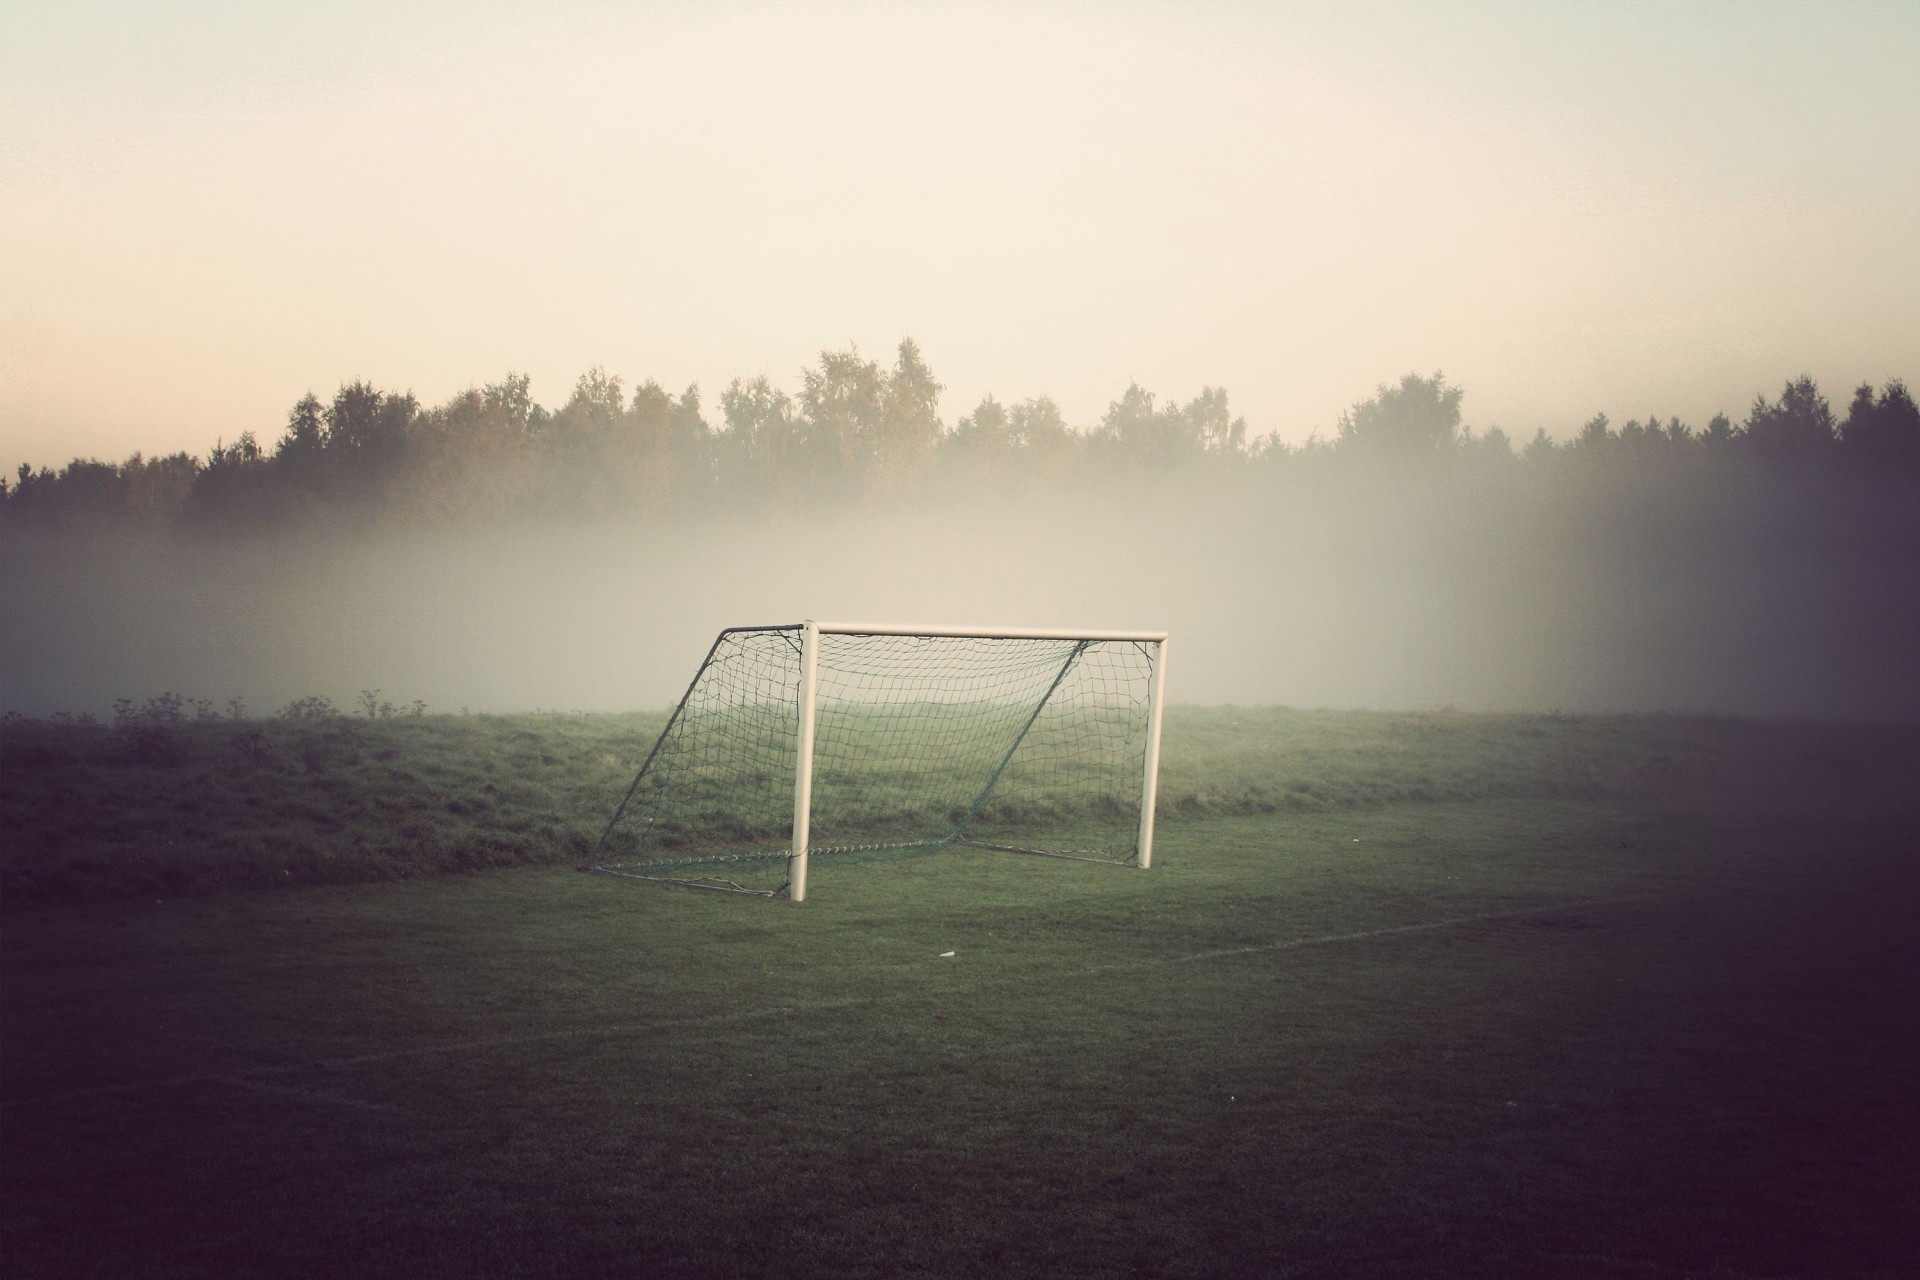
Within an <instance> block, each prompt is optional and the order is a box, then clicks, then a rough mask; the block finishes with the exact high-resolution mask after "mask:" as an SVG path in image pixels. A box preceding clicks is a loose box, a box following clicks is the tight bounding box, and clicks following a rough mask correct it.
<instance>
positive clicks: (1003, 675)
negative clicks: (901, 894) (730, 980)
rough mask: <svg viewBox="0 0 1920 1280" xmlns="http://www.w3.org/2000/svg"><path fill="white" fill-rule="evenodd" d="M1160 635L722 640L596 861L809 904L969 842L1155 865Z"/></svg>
mask: <svg viewBox="0 0 1920 1280" xmlns="http://www.w3.org/2000/svg"><path fill="white" fill-rule="evenodd" d="M1166 671H1167V636H1166V633H1165V632H1159V631H1042V630H1019V629H1012V628H970V627H917V626H894V625H875V624H862V623H840V622H804V623H798V624H794V625H789V626H773V627H730V628H728V629H727V630H725V631H722V632H721V633H720V635H719V638H718V639H716V640H715V641H714V642H713V647H712V648H711V649H710V650H708V652H707V657H706V660H705V661H704V662H702V663H701V664H700V669H699V671H698V672H696V673H695V675H694V677H693V682H692V683H691V684H689V685H688V686H687V692H686V694H685V695H684V696H683V697H682V698H681V699H680V704H679V706H678V707H676V708H675V709H674V712H673V714H672V716H670V717H669V718H668V720H667V725H666V728H665V729H664V730H663V731H662V732H661V734H660V737H659V738H658V739H657V740H656V741H655V742H654V744H653V749H652V750H651V751H650V752H648V753H647V756H646V759H645V760H644V761H643V762H642V763H641V765H640V769H639V772H638V773H636V774H635V775H634V778H633V783H632V785H630V786H629V787H628V788H627V792H626V795H625V796H624V797H623V798H622V799H621V801H620V803H619V805H618V806H617V807H616V808H615V810H614V812H613V816H612V818H610V819H609V820H608V822H607V825H606V829H605V830H603V831H602V832H601V834H600V838H599V840H598V841H597V842H596V844H595V845H594V849H593V853H592V855H591V856H590V858H589V860H588V862H587V864H586V865H585V867H584V868H583V869H584V870H589V871H602V872H609V873H612V874H616V875H625V876H635V877H639V878H642V879H648V880H663V881H669V882H672V883H676V884H684V885H691V886H694V887H698V888H708V889H724V890H732V891H737V892H741V893H758V894H763V895H765V896H768V897H786V898H790V899H792V900H793V901H795V902H799V901H802V900H803V899H805V897H806V896H807V871H808V867H809V863H810V861H813V860H826V861H828V862H835V863H837V862H855V861H864V860H869V859H877V858H885V857H896V856H904V855H908V854H913V853H924V852H930V851H933V850H937V849H943V848H949V847H952V846H955V845H965V846H971V847H974V848H980V849H996V850H1003V851H1006V852H1010V853H1031V854H1043V855H1048V856H1053V857H1061V858H1083V859H1088V860H1091V861H1097V862H1112V863H1120V864H1123V865H1128V866H1134V867H1141V868H1144V867H1147V866H1150V865H1151V864H1152V861H1153V809H1154V785H1155V781H1156V777H1157V775H1158V773H1159V765H1160V712H1161V706H1162V703H1163V701H1164V696H1165V689H1166Z"/></svg>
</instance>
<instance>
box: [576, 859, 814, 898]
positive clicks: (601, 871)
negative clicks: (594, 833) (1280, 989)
mask: <svg viewBox="0 0 1920 1280" xmlns="http://www.w3.org/2000/svg"><path fill="white" fill-rule="evenodd" d="M580 870H582V871H585V872H589V873H590V874H593V875H597V876H619V877H620V878H621V879H623V880H651V881H653V883H655V884H670V885H673V886H675V887H677V888H681V889H705V890H706V891H707V892H709V893H743V894H745V895H746V896H747V897H749V898H780V897H785V896H786V892H787V886H786V885H784V884H783V885H781V886H780V887H779V888H778V889H749V888H747V887H746V886H745V885H743V884H735V883H734V882H733V881H731V880H690V879H687V878H686V877H684V876H649V875H643V874H641V873H640V872H638V871H621V870H619V869H618V868H616V867H596V866H592V865H590V864H584V863H583V864H582V865H581V867H580Z"/></svg>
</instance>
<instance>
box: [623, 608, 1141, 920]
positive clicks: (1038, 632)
mask: <svg viewBox="0 0 1920 1280" xmlns="http://www.w3.org/2000/svg"><path fill="white" fill-rule="evenodd" d="M750 631H798V632H799V633H800V673H799V708H798V713H799V717H798V735H797V741H796V744H795V745H796V748H797V750H796V757H797V758H796V760H795V763H794V780H793V783H794V785H793V826H792V843H791V846H790V848H789V852H788V855H787V884H786V897H787V900H788V901H790V902H804V901H806V897H807V862H808V845H809V843H810V836H811V827H812V814H813V765H814V759H813V757H814V746H815V726H816V721H817V712H818V704H819V693H820V637H822V636H830V635H839V636H927V637H933V638H941V639H966V640H1070V641H1082V642H1086V643H1101V642H1111V643H1133V644H1151V645H1153V646H1154V647H1155V652H1154V661H1153V672H1152V675H1151V677H1150V679H1149V685H1148V694H1147V735H1146V743H1145V751H1144V759H1143V763H1142V769H1141V780H1140V821H1139V827H1138V830H1137V833H1136V835H1135V842H1134V847H1135V856H1134V862H1133V865H1134V866H1135V867H1137V868H1139V869H1140V870H1143V871H1144V870H1147V869H1148V868H1150V867H1151V866H1152V865H1153V825H1154V808H1155V800H1156V796H1157V792H1158V788H1159V777H1160V723H1161V712H1162V710H1163V709H1164V706H1165V702H1166V683H1167V648H1168V633H1167V632H1165V631H1100V630H1088V629H1075V628H1044V627H968V626H945V625H928V624H921V623H902V622H816V621H814V620H813V619H811V618H809V619H807V620H806V621H805V622H801V623H782V624H774V625H767V626H753V627H727V628H724V629H723V630H722V631H721V632H720V634H719V636H718V637H716V638H715V640H714V642H713V647H712V648H711V649H709V650H708V653H707V659H708V661H711V659H712V657H713V654H714V653H715V652H716V651H717V650H718V649H719V647H720V645H721V643H722V642H723V641H724V640H725V639H726V638H727V636H729V635H732V634H736V633H740V632H750ZM1077 652H1078V650H1076V653H1077ZM1069 661H1071V660H1069ZM705 670H706V663H705V662H703V663H702V664H701V667H700V671H699V672H696V673H695V675H694V681H693V684H690V685H688V687H687V692H686V694H684V695H682V697H681V699H680V703H679V705H678V706H676V707H675V708H674V712H673V714H672V715H671V716H669V717H668V718H667V724H666V726H665V728H663V729H662V730H661V732H660V737H659V739H658V740H657V741H655V743H654V745H653V750H652V751H649V752H648V753H647V759H646V762H645V763H643V764H642V765H641V766H640V772H639V773H638V774H636V775H635V776H634V779H633V783H632V785H631V786H629V787H628V789H627V794H626V796H625V797H624V798H623V799H622V800H621V802H620V805H619V807H618V808H616V809H615V811H614V815H613V817H612V818H611V819H610V820H609V821H608V823H607V827H606V830H605V831H603V832H602V833H601V836H600V840H599V841H598V842H597V843H596V845H595V849H594V852H595V853H596V854H598V852H599V850H600V848H601V847H602V846H604V845H605V843H606V841H607V837H608V835H610V834H611V833H612V831H613V828H614V826H615V824H617V823H618V822H619V821H620V818H621V815H622V814H624V813H625V811H626V808H627V805H628V803H629V802H630V801H631V800H632V799H633V796H634V793H635V791H636V790H637V789H638V788H639V785H640V780H641V778H643V777H644V776H645V775H646V772H647V769H648V767H649V766H650V765H651V764H652V762H653V758H654V756H655V755H656V754H657V753H658V752H659V751H660V748H661V746H662V744H664V743H665V742H666V740H667V736H668V735H669V734H670V733H672V732H673V727H674V723H675V722H676V721H677V720H678V719H679V718H680V715H681V712H682V711H683V710H684V709H685V707H686V704H687V699H688V698H689V697H691V696H692V694H693V690H694V686H695V685H697V684H698V683H699V680H700V673H701V672H704V671H705ZM1061 674H1062V675H1063V676H1064V675H1065V669H1064V668H1063V670H1062V672H1061ZM1057 687H1058V680H1056V681H1055V684H1054V686H1053V687H1051V688H1049V689H1048V690H1047V692H1046V694H1045V695H1044V696H1043V697H1042V698H1041V700H1040V702H1039V703H1038V704H1036V705H1035V707H1034V710H1033V714H1032V715H1031V716H1030V717H1029V718H1028V720H1027V724H1026V726H1025V727H1024V728H1022V730H1021V733H1020V736H1019V737H1018V738H1016V739H1015V740H1014V743H1013V745H1012V746H1011V747H1010V748H1009V749H1008V752H1007V756H1006V758H1005V759H1003V760H1002V762H1001V765H1002V767H1004V766H1005V764H1006V761H1007V760H1010V759H1012V757H1013V752H1014V751H1016V750H1017V749H1018V748H1019V745H1020V743H1021V742H1022V741H1024V739H1025V737H1026V731H1027V729H1029V728H1031V727H1032V725H1033V722H1034V721H1035V720H1037V719H1038V718H1039V716H1040V713H1041V711H1042V710H1044V709H1045V707H1046V705H1047V703H1048V701H1049V700H1050V699H1051V698H1052V696H1053V693H1054V689H1055V688H1057ZM998 777H999V773H998V771H997V770H996V772H995V774H994V777H993V779H990V780H989V782H988V784H987V788H988V790H989V791H991V789H992V787H993V786H994V783H995V782H996V781H997V780H998ZM982 794H983V795H984V794H985V793H984V792H983V793H982ZM982 847H990V848H1007V851H1009V852H1019V853H1039V854H1040V856H1046V857H1073V856H1075V855H1072V854H1062V853H1053V854H1048V853H1042V852H1041V851H1038V850H1024V849H1011V848H1008V847H1006V846H982ZM641 878H645V879H652V878H654V877H641ZM661 878H662V879H667V878H665V877H661ZM669 882H671V883H687V882H685V881H678V880H669ZM697 887H720V886H697Z"/></svg>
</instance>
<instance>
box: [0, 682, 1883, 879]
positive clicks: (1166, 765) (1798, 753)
mask: <svg viewBox="0 0 1920 1280" xmlns="http://www.w3.org/2000/svg"><path fill="white" fill-rule="evenodd" d="M663 723H664V717H663V716H660V715H630V716H610V715H604V716H603V715H593V716H582V715H520V716H470V717H469V716H437V717H424V718H417V719H416V718H400V719H391V720H377V721H367V720H347V719H340V718H334V719H329V720H319V721H304V720H296V721H286V720H276V721H264V722H237V723H236V722H212V723H189V724H185V725H180V726H175V727H161V728H159V729H155V730H152V731H151V732H150V733H147V734H145V735H144V736H143V735H142V734H141V733H130V732H127V731H122V730H112V729H107V728H101V727H85V726H76V725H71V724H55V723H47V722H36V721H20V720H18V719H8V720H5V721H0V906H4V907H7V908H20V907H32V906H36V905H40V904H45V903H51V902H73V901H80V900H86V899H103V898H112V897H136V896H137V897H146V898H154V897H162V898H170V897H177V896H179V895H182V894H190V893H203V892H208V891H212V890H218V889H223V888H234V887H256V888H257V887H272V886H304V885H312V884H317V883H326V884H346V883H361V882H367V881H382V880H407V879H418V878H421V877H424V876H430V875H434V874H439V873H443V872H458V871H473V870H482V869H487V868H495V867H506V866H515V865H549V866H553V865H575V864H578V863H579V862H581V861H582V860H583V859H584V858H585V856H586V855H587V853H588V851H589V850H590V849H591V848H592V847H593V842H594V840H595V838H596V837H598V835H599V834H600V830H601V827H602V825H603V824H604V822H605V821H606V819H607V817H608V816H609V815H610V814H611V813H612V811H613V808H614V806H615V804H616V803H617V802H618V800H619V798H620V796H621V795H622V794H623V793H624V792H625V790H626V787H627V784H628V782H629V781H630V780H631V778H632V776H633V773H634V771H635V770H636V769H637V768H638V767H639V764H640V761H641V760H642V759H644V758H645V756H646V753H647V750H648V749H649V748H650V747H651V746H652V744H653V741H654V738H655V737H656V735H657V734H658V733H659V731H660V727H661V725H662V724H663ZM1916 776H1920V731H1916V730H1914V729H1911V728H1895V727H1880V728H1874V727H1857V726H1856V727H1838V726H1830V725H1817V724H1757V723H1752V722H1744V721H1738V720H1731V719H1713V718H1700V717H1672V716H1667V717H1662V716H1638V717H1632V716H1557V715H1548V716H1482V715H1459V714H1453V713H1444V712H1443V713H1432V714H1389V713H1352V712H1313V711H1294V710H1287V709H1260V710H1246V709H1240V708H1230V707H1228V708H1202V707H1174V708H1172V709H1171V710H1170V711H1169V712H1168V716H1167V728H1166V743H1165V752H1164V756H1163V763H1162V774H1161V804H1160V811H1161V814H1162V816H1163V817H1164V818H1166V819H1167V820H1169V821H1172V822H1181V821H1186V820H1191V819H1193V818H1199V817H1208V816H1227V815H1259V814H1273V815H1285V814H1312V813H1329V812H1341V811H1361V810H1366V809H1372V808H1378V807H1380V806H1383V805H1397V804H1413V805H1420V804H1430V803H1441V802H1458V801H1466V800H1490V799H1584V800H1603V801H1615V802H1622V803H1631V804H1657V805H1662V806H1686V805H1689V804H1694V803H1696V802H1697V803H1702V804H1708V805H1712V806H1718V807H1722V808H1724V807H1726V806H1728V805H1735V804H1741V805H1756V804H1757V805H1762V806H1766V805H1772V804H1775V803H1777V802H1778V801H1777V799H1776V798H1777V797H1782V796H1785V797H1789V798H1790V799H1791V800H1792V802H1793V803H1795V804H1798V805H1800V806H1801V807H1815V808H1824V809H1834V810H1847V809H1851V808H1855V807H1857V806H1858V805H1859V804H1860V803H1861V802H1862V800H1863V798H1870V797H1874V796H1880V795H1884V794H1885V793H1886V792H1887V791H1888V790H1889V789H1890V788H1892V787H1895V786H1898V785H1900V783H1901V781H1902V780H1903V779H1904V780H1906V781H1907V783H1908V784H1909V785H1911V779H1912V778H1914V777H1916ZM912 799H913V800H914V801H915V802H918V800H919V799H921V798H919V797H915V798H912ZM938 816H939V815H936V821H935V822H934V824H933V826H932V827H930V828H929V829H928V830H927V831H926V832H925V833H924V834H927V835H931V836H936V837H937V836H943V835H945V834H947V832H948V830H949V829H950V828H949V827H948V826H947V825H945V824H943V823H941V822H940V821H938ZM831 818H832V815H823V819H824V820H827V821H828V822H829V825H830V821H831ZM980 834H982V835H983V836H986V837H994V836H997V835H999V834H1000V831H999V829H998V828H997V827H992V826H991V824H989V826H987V827H983V828H982V829H981V832H980ZM1054 834H1058V833H1054ZM770 874H773V875H774V877H775V882H776V883H777V882H778V879H779V874H778V869H776V870H775V871H774V872H772V873H770Z"/></svg>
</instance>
